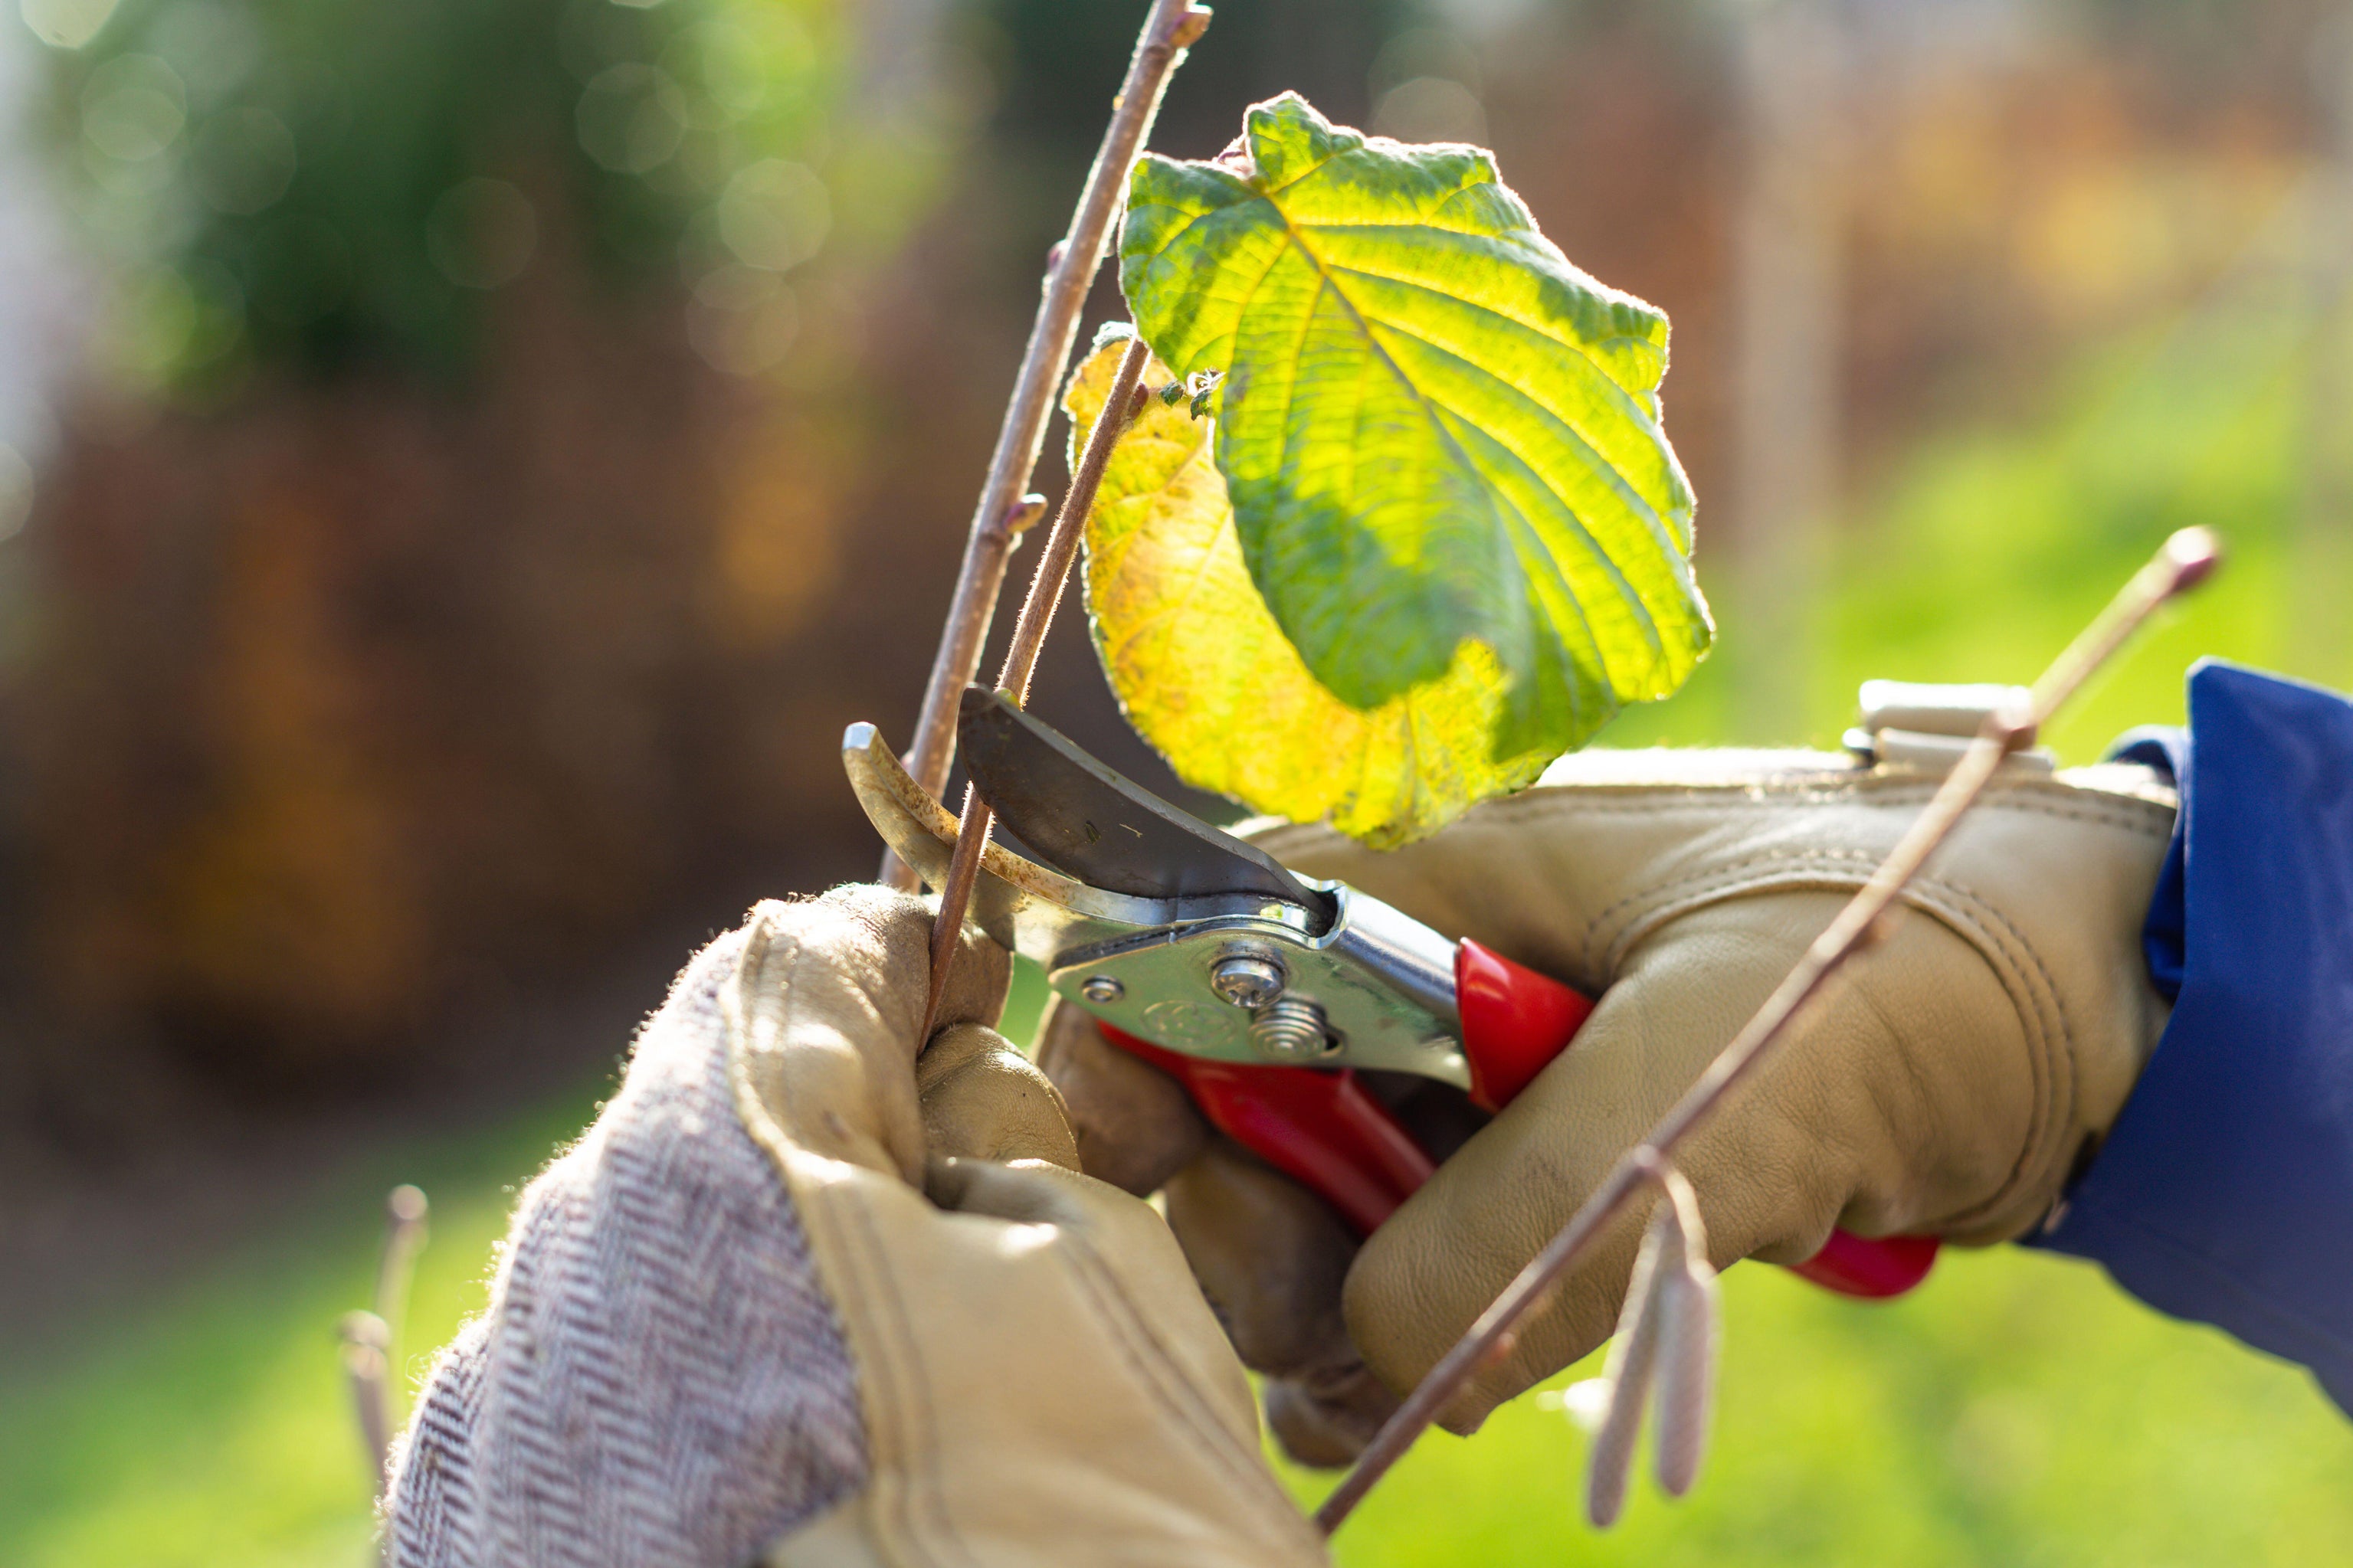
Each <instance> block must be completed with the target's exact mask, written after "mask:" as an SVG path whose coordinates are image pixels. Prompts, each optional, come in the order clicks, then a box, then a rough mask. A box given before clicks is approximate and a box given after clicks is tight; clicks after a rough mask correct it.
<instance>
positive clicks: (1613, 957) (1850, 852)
mask: <svg viewBox="0 0 2353 1568" xmlns="http://www.w3.org/2000/svg"><path fill="white" fill-rule="evenodd" d="M1878 864H1879V857H1877V856H1874V855H1871V854H1868V853H1866V852H1864V851H1862V850H1855V849H1828V848H1822V849H1766V850H1758V851H1757V852H1756V853H1754V854H1750V855H1746V856H1743V857H1741V858H1739V859H1736V860H1730V861H1723V862H1719V863H1717V864H1715V865H1713V866H1708V867H1704V868H1701V869H1699V870H1696V871H1689V872H1686V873H1684V874H1683V876H1681V877H1678V878H1676V879H1674V880H1672V881H1670V882H1662V883H1658V884H1655V885H1653V886H1651V887H1648V888H1645V889H1641V891H1639V892H1633V893H1629V894H1627V895H1626V896H1625V897H1624V898H1622V899H1620V900H1618V901H1617V902H1616V903H1614V904H1612V905H1610V906H1609V908H1608V909H1606V910H1602V911H1601V912H1600V913H1599V914H1598V915H1596V916H1594V917H1593V919H1592V920H1591V921H1588V923H1587V926H1586V931H1585V938H1584V943H1583V957H1584V961H1585V963H1586V966H1587V968H1588V972H1597V973H1601V974H1605V975H1608V976H1609V977H1611V978H1612V979H1613V980H1614V979H1615V977H1616V976H1617V973H1618V971H1619V969H1620V967H1621V966H1622V965H1623V964H1624V963H1625V958H1626V954H1627V952H1628V951H1629V950H1630V949H1631V948H1632V947H1633V946H1634V945H1635V944H1636V943H1637V942H1641V940H1642V939H1643V938H1644V937H1647V936H1649V935H1650V934H1651V932H1652V931H1656V930H1658V928H1659V927H1660V926H1662V925H1664V924H1665V923H1666V922H1667V921H1671V920H1674V919H1676V918H1678V917H1680V916H1683V915H1686V914H1689V913H1691V912H1692V911H1693V910H1696V909H1700V908H1702V907H1704V905H1706V904H1709V903H1714V902H1719V901H1721V900H1723V899H1725V898H1729V897H1733V896H1736V895H1739V894H1745V893H1749V892H1756V891H1762V890H1765V889H1773V888H1791V889H1795V888H1801V887H1820V885H1821V884H1820V882H1819V881H1816V880H1812V879H1807V878H1805V877H1804V875H1803V874H1804V873H1806V872H1809V871H1811V872H1815V873H1818V874H1819V875H1820V876H1821V877H1831V878H1834V879H1833V880H1832V881H1831V883H1830V886H1831V887H1832V888H1835V889H1852V888H1859V887H1861V886H1862V884H1863V883H1865V882H1866V881H1869V880H1870V878H1871V870H1872V869H1873V868H1876V867H1877V866H1878ZM1763 867H1774V868H1778V870H1777V874H1773V875H1758V874H1757V872H1758V869H1759V868H1763ZM1856 867H1860V868H1862V871H1861V873H1860V874H1857V873H1856V871H1855V870H1854V869H1853V868H1856ZM1630 905H1646V906H1647V907H1645V908H1642V909H1641V910H1637V911H1636V912H1635V913H1634V914H1632V915H1630V916H1629V917H1628V918H1627V920H1626V922H1625V929H1624V930H1622V931H1620V932H1619V934H1618V935H1617V936H1616V937H1614V938H1612V939H1611V940H1609V942H1607V943H1606V944H1605V943H1604V942H1603V941H1602V933H1603V931H1604V928H1605V927H1607V926H1608V925H1609V923H1610V921H1611V920H1612V918H1613V917H1615V916H1617V915H1618V913H1619V912H1620V910H1625V909H1626V908H1628V906H1630ZM1597 950H1598V951H1599V952H1600V953H1602V954H1604V955H1605V956H1602V957H1601V958H1600V959H1599V965H1598V969H1597Z"/></svg>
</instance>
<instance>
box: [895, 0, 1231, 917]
mask: <svg viewBox="0 0 2353 1568" xmlns="http://www.w3.org/2000/svg"><path fill="white" fill-rule="evenodd" d="M1208 26H1209V11H1208V7H1207V6H1204V5H1193V4H1191V3H1190V0H1154V3H1153V6H1152V10H1151V13H1150V15H1148V16H1145V19H1144V29H1143V31H1142V32H1141V33H1140V34H1139V35H1138V36H1137V37H1136V44H1135V54H1134V58H1131V59H1130V60H1129V61H1128V67H1127V79H1126V80H1125V81H1124V82H1123V83H1121V84H1120V89H1119V96H1118V97H1117V98H1115V99H1113V100H1112V119H1111V124H1110V125H1109V126H1108V127H1107V128H1106V129H1105V130H1104V132H1103V146H1102V148H1101V150H1100V151H1098V152H1097V153H1095V162H1094V167H1093V168H1092V169H1091V170H1089V171H1088V174H1087V183H1086V186H1085V188H1084V190H1082V192H1081V193H1080V195H1079V205H1078V209H1077V211H1076V212H1074V213H1072V214H1071V232H1070V233H1069V234H1068V235H1067V236H1066V237H1064V238H1063V239H1062V240H1061V242H1060V244H1058V245H1056V246H1055V247H1054V250H1053V256H1052V259H1051V261H1050V269H1049V271H1048V274H1047V278H1046V285H1045V298H1044V299H1042V300H1039V304H1038V319H1037V321H1036V322H1035V323H1034V324H1033V325H1032V326H1031V327H1030V329H1029V347H1028V348H1027V349H1026V350H1024V351H1023V353H1022V356H1021V372H1020V374H1019V375H1018V377H1017V378H1016V379H1015V381H1014V384H1013V395H1012V397H1011V399H1010V400H1009V401H1008V402H1007V404H1006V405H1005V423H1004V424H1003V426H1000V427H999V428H998V430H997V449H996V451H995V452H993V453H992V454H991V455H990V457H989V459H988V478H987V481H986V482H984V483H983V484H982V486H981V488H980V501H979V504H978V505H977V506H976V507H975V508H974V509H973V514H972V531H971V533H970V535H969V536H968V537H967V538H966V540H965V552H964V563H963V565H962V566H961V567H960V568H959V569H958V571H957V574H956V587H955V599H954V600H952V601H951V602H950V604H949V605H948V618H947V622H946V624H945V625H944V626H942V627H941V629H940V647H939V652H938V653H937V654H935V655H934V657H933V659H932V673H931V678H930V679H929V680H928V682H926V684H925V685H924V688H923V712H922V714H921V716H920V717H918V718H917V719H916V721H915V741H914V745H913V748H912V749H911V750H910V751H909V752H908V753H907V771H908V773H912V774H913V775H914V779H915V782H916V783H917V784H921V785H923V789H924V791H925V793H927V794H929V795H931V796H932V797H933V798H934V799H937V798H938V797H939V796H941V795H944V794H945V793H946V791H947V785H948V764H949V763H951V762H952V761H953V760H954V759H955V719H956V703H957V701H958V700H959V699H960V698H961V697H962V696H963V694H964V689H965V687H967V686H969V685H971V684H972V681H973V679H974V677H975V676H976V674H978V672H979V670H980V651H981V648H982V647H983V645H985V644H986V643H987V641H988V627H989V623H990V622H991V621H993V620H995V619H996V617H997V596H998V595H999V594H1000V593H1001V592H1002V591H1003V589H1004V585H1005V568H1006V558H1007V556H1008V554H1009V553H1010V552H1011V540H1010V539H1009V537H1003V527H1004V522H1005V520H1006V519H1008V518H1009V517H1011V516H1012V515H1013V514H1014V511H1015V509H1016V508H1017V507H1018V505H1019V504H1020V500H1021V496H1022V492H1023V491H1025V490H1027V489H1029V475H1030V472H1031V470H1032V469H1034V468H1037V466H1038V451H1039V447H1040V446H1041V445H1042V444H1043V443H1044V441H1045V438H1046V421H1047V418H1048V416H1050V414H1051V413H1052V411H1053V405H1054V389H1055V388H1056V386H1057V385H1059V384H1060V381H1061V378H1062V366H1063V365H1064V364H1065V363H1067V362H1068V361H1069V359H1070V357H1071V344H1072V343H1074V342H1077V341H1078V335H1079V312H1080V310H1081V309H1082V307H1083V306H1084V305H1085V303H1086V299H1087V293H1088V290H1090V289H1092V288H1093V287H1094V280H1095V273H1096V271H1097V270H1098V269H1100V268H1101V267H1102V265H1103V247H1104V245H1105V243H1106V242H1107V241H1108V240H1109V238H1110V236H1111V224H1112V218H1113V215H1115V214H1116V213H1117V212H1118V211H1119V205H1120V201H1121V199H1122V197H1123V196H1124V195H1125V194H1126V190H1127V172H1128V170H1129V168H1130V167H1131V166H1132V165H1133V164H1134V163H1135V154H1136V152H1137V150H1138V149H1139V148H1141V147H1142V146H1143V145H1144V141H1145V137H1146V136H1148V135H1149V134H1150V133H1151V131H1152V121H1153V120H1154V119H1155V117H1156V116H1157V115H1158V114H1159V112H1160V100H1161V97H1162V95H1163V94H1164V93H1166V91H1167V89H1168V79H1169V78H1170V77H1172V76H1174V75H1175V74H1176V68H1177V67H1178V66H1179V65H1181V64H1183V63H1184V60H1185V51H1186V50H1187V48H1189V47H1192V46H1193V45H1194V44H1195V43H1198V41H1199V40H1200V37H1201V35H1202V34H1203V33H1204V32H1206V31H1208ZM881 879H882V880H883V881H885V882H887V883H889V884H890V885H891V886H892V887H894V888H900V889H904V890H906V891H909V892H912V891H913V890H914V889H915V887H916V879H915V876H914V874H913V872H912V871H910V870H908V869H907V868H906V867H904V866H902V865H901V864H900V863H899V860H898V858H897V857H896V856H894V855H892V854H890V853H888V852H887V851H886V852H885V853H884V855H883V858H882V873H881Z"/></svg>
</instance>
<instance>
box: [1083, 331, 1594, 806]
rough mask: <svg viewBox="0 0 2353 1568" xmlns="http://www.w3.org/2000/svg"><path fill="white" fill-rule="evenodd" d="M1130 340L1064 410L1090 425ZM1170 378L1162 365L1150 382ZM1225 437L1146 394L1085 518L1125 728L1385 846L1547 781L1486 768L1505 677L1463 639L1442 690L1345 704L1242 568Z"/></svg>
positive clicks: (1219, 787) (1538, 761)
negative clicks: (1217, 457)
mask: <svg viewBox="0 0 2353 1568" xmlns="http://www.w3.org/2000/svg"><path fill="white" fill-rule="evenodd" d="M1121 348H1122V345H1121V344H1118V343H1110V344H1106V345H1104V346H1103V347H1101V348H1099V349H1097V350H1096V351H1095V352H1094V353H1092V355H1091V356H1089V358H1088V359H1087V360H1086V361H1085V363H1082V365H1080V367H1079V369H1078V371H1077V373H1076V374H1074V375H1073V376H1072V377H1071V385H1070V387H1069V389H1068V391H1067V392H1066V393H1065V395H1064V396H1063V400H1062V405H1063V407H1064V408H1065V409H1067V410H1068V411H1069V412H1070V414H1071V420H1072V428H1073V429H1074V430H1081V431H1082V430H1087V429H1091V428H1092V426H1093V425H1094V419H1095V415H1096V413H1097V412H1098V411H1099V410H1100V409H1101V408H1102V407H1103V396H1104V394H1105V391H1106V390H1107V388H1108V387H1109V386H1110V384H1111V377H1112V369H1113V365H1115V364H1116V363H1118V359H1119V354H1120V351H1121ZM1169 379H1170V375H1169V372H1168V369H1167V367H1166V366H1165V365H1163V364H1161V363H1160V362H1159V361H1158V360H1156V359H1155V360H1154V361H1153V362H1152V363H1151V365H1150V366H1149V367H1148V368H1147V370H1146V371H1145V384H1147V385H1150V386H1154V387H1155V388H1156V387H1158V386H1160V385H1163V384H1166V382H1167V381H1168V380H1169ZM1213 428H1214V426H1213V425H1212V423H1211V421H1209V420H1208V419H1196V418H1194V417H1192V416H1191V415H1190V414H1189V413H1188V412H1187V407H1186V405H1185V404H1184V403H1183V402H1182V401H1180V402H1178V403H1176V405H1174V406H1170V405H1166V404H1164V403H1162V402H1161V401H1160V399H1158V398H1157V397H1155V398H1152V399H1150V400H1149V401H1148V402H1147V403H1146V405H1145V412H1144V414H1143V416H1141V417H1140V418H1138V419H1137V420H1136V421H1135V423H1134V425H1132V426H1129V427H1128V430H1127V432H1126V434H1125V435H1124V436H1123V437H1121V438H1120V443H1119V446H1118V447H1116V448H1115V449H1114V450H1113V454H1112V459H1111V465H1110V467H1109V468H1108V469H1107V470H1106V471H1105V473H1104V475H1103V489H1102V490H1101V491H1100V492H1099V494H1098V495H1097V497H1096V500H1095V507H1094V511H1093V514H1092V516H1091V517H1090V518H1089V519H1088V521H1087V538H1086V547H1087V559H1086V597H1087V617H1088V622H1089V625H1090V626H1091V628H1092V632H1093V635H1094V641H1095V651H1096V652H1097V654H1099V655H1100V656H1101V657H1102V659H1103V670H1104V673H1105V674H1106V675H1108V676H1109V677H1110V679H1111V686H1112V690H1113V693H1114V694H1115V695H1117V697H1118V698H1119V701H1120V705H1121V707H1122V708H1123V709H1124V710H1125V712H1126V715H1127V720H1128V722H1129V723H1131V724H1133V725H1134V727H1135V729H1136V731H1137V732H1138V733H1139V734H1141V735H1142V736H1143V737H1144V738H1145V740H1146V741H1147V742H1151V744H1152V745H1153V747H1154V748H1155V749H1156V750H1157V751H1158V752H1160V754H1161V755H1163V756H1165V757H1166V758H1167V759H1168V762H1169V764H1170V766H1172V767H1173V768H1175V769H1176V775H1177V777H1179V778H1181V779H1183V780H1184V781H1185V782H1186V783H1187V784H1192V785H1193V786H1195V787H1196V788H1198V789H1206V790H1210V791H1214V792H1215V793H1217V794H1219V795H1228V796H1230V797H1232V798H1233V799H1235V800H1238V801H1240V802H1241V803H1242V804H1243V805H1247V806H1249V807H1250V809H1252V810H1253V811H1259V812H1265V813H1268V814H1271V815H1273V816H1286V817H1290V818H1291V819H1293V821H1299V822H1314V821H1317V820H1320V819H1323V818H1324V817H1329V818H1330V819H1331V821H1332V824H1333V826H1335V827H1337V828H1339V829H1340V830H1341V831H1342V832H1344V833H1346V834H1348V835H1349V836H1350V837H1355V838H1358V839H1361V840H1363V841H1364V842H1365V843H1366V844H1369V845H1371V846H1373V847H1375V848H1384V849H1385V848H1393V847H1396V846H1398V845H1400V844H1405V843H1409V842H1411V841H1412V840H1414V839H1416V838H1420V837H1426V836H1427V835H1429V834H1431V833H1434V832H1436V831H1437V830H1438V829H1439V828H1440V827H1442V826H1445V825H1446V824H1447V823H1449V822H1451V821H1452V820H1453V819H1454V818H1455V817H1457V816H1461V815H1462V813H1463V812H1464V811H1465V810H1467V809H1468V808H1469V807H1470V806H1472V805H1474V804H1475V803H1477V802H1478V801H1481V800H1483V799H1485V798H1486V797H1488V796H1490V795H1499V794H1503V793H1504V792H1506V791H1509V790H1514V789H1518V788H1521V787H1522V786H1524V785H1525V784H1530V783H1532V782H1534V781H1535V776H1536V775H1537V774H1538V773H1541V772H1543V771H1544V766H1545V764H1546V763H1547V762H1548V761H1550V760H1551V758H1550V753H1549V752H1546V751H1542V750H1538V751H1533V752H1526V753H1525V754H1522V755H1519V756H1515V757H1511V758H1508V759H1505V760H1504V761H1501V762H1498V761H1496V760H1494V759H1493V758H1492V757H1491V756H1490V755H1489V749H1490V747H1491V746H1492V745H1493V737H1494V734H1495V732H1496V721H1497V710H1498V709H1499V708H1500V707H1501V705H1502V703H1503V700H1504V685H1505V683H1504V679H1503V672H1502V670H1501V668H1500V667H1499V666H1498V664H1497V662H1496V659H1495V656H1494V654H1493V651H1492V650H1491V649H1489V648H1488V647H1487V646H1486V645H1485V644H1483V643H1481V642H1477V641H1474V640H1470V639H1465V640H1464V641H1463V642H1462V643H1461V645H1460V646H1459V647H1457V648H1456V650H1455V655H1454V662H1453V664H1452V665H1451V667H1450V668H1448V670H1447V671H1446V673H1445V674H1444V675H1442V676H1440V677H1439V678H1438V679H1435V680H1431V681H1428V682H1425V683H1423V684H1422V685H1419V686H1416V687H1413V688H1412V689H1409V690H1408V691H1406V692H1404V693H1402V694H1401V695H1399V696H1397V697H1394V698H1391V699H1390V700H1388V701H1386V702H1384V703H1382V704H1380V705H1379V706H1378V707H1377V708H1372V709H1369V710H1360V709H1356V708H1351V707H1349V706H1348V705H1347V704H1346V703H1345V702H1343V701H1341V700H1340V699H1338V698H1337V697H1335V696H1334V695H1333V694H1332V693H1331V692H1330V691H1329V690H1328V689H1325V688H1324V686H1323V685H1322V684H1321V683H1319V682H1318V681H1317V680H1316V679H1315V678H1314V676H1313V675H1311V674H1309V673H1308V670H1307V666H1306V664H1305V663H1304V662H1303V660H1302V659H1301V658H1300V657H1299V653H1298V650H1297V649H1295V648H1293V647H1292V645H1291V643H1290V641H1289V640H1288V639H1287V638H1285V637H1284V636H1283V635H1282V628H1280V627H1279V626H1276V625H1275V623H1274V617H1273V616H1272V615H1271V614H1270V613H1269V612H1268V610H1267V607H1266V603H1265V601H1264V600H1263V599H1261V597H1260V596H1259V592H1258V588H1257V586H1256V585H1255V584H1253V583H1252V582H1251V581H1250V572H1249V569H1248V568H1247V567H1246V566H1245V565H1244V564H1243V563H1242V551H1241V542H1240V539H1239V538H1238V537H1237V536H1236V534H1235V532H1234V514H1233V508H1232V506H1231V505H1230V503H1229V501H1228V500H1227V497H1226V481H1225V479H1224V476H1223V475H1221V474H1219V471H1218V466H1217V464H1216V462H1215V461H1214V460H1213V458H1212V457H1211V454H1210V437H1211V432H1212V430H1213Z"/></svg>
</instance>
